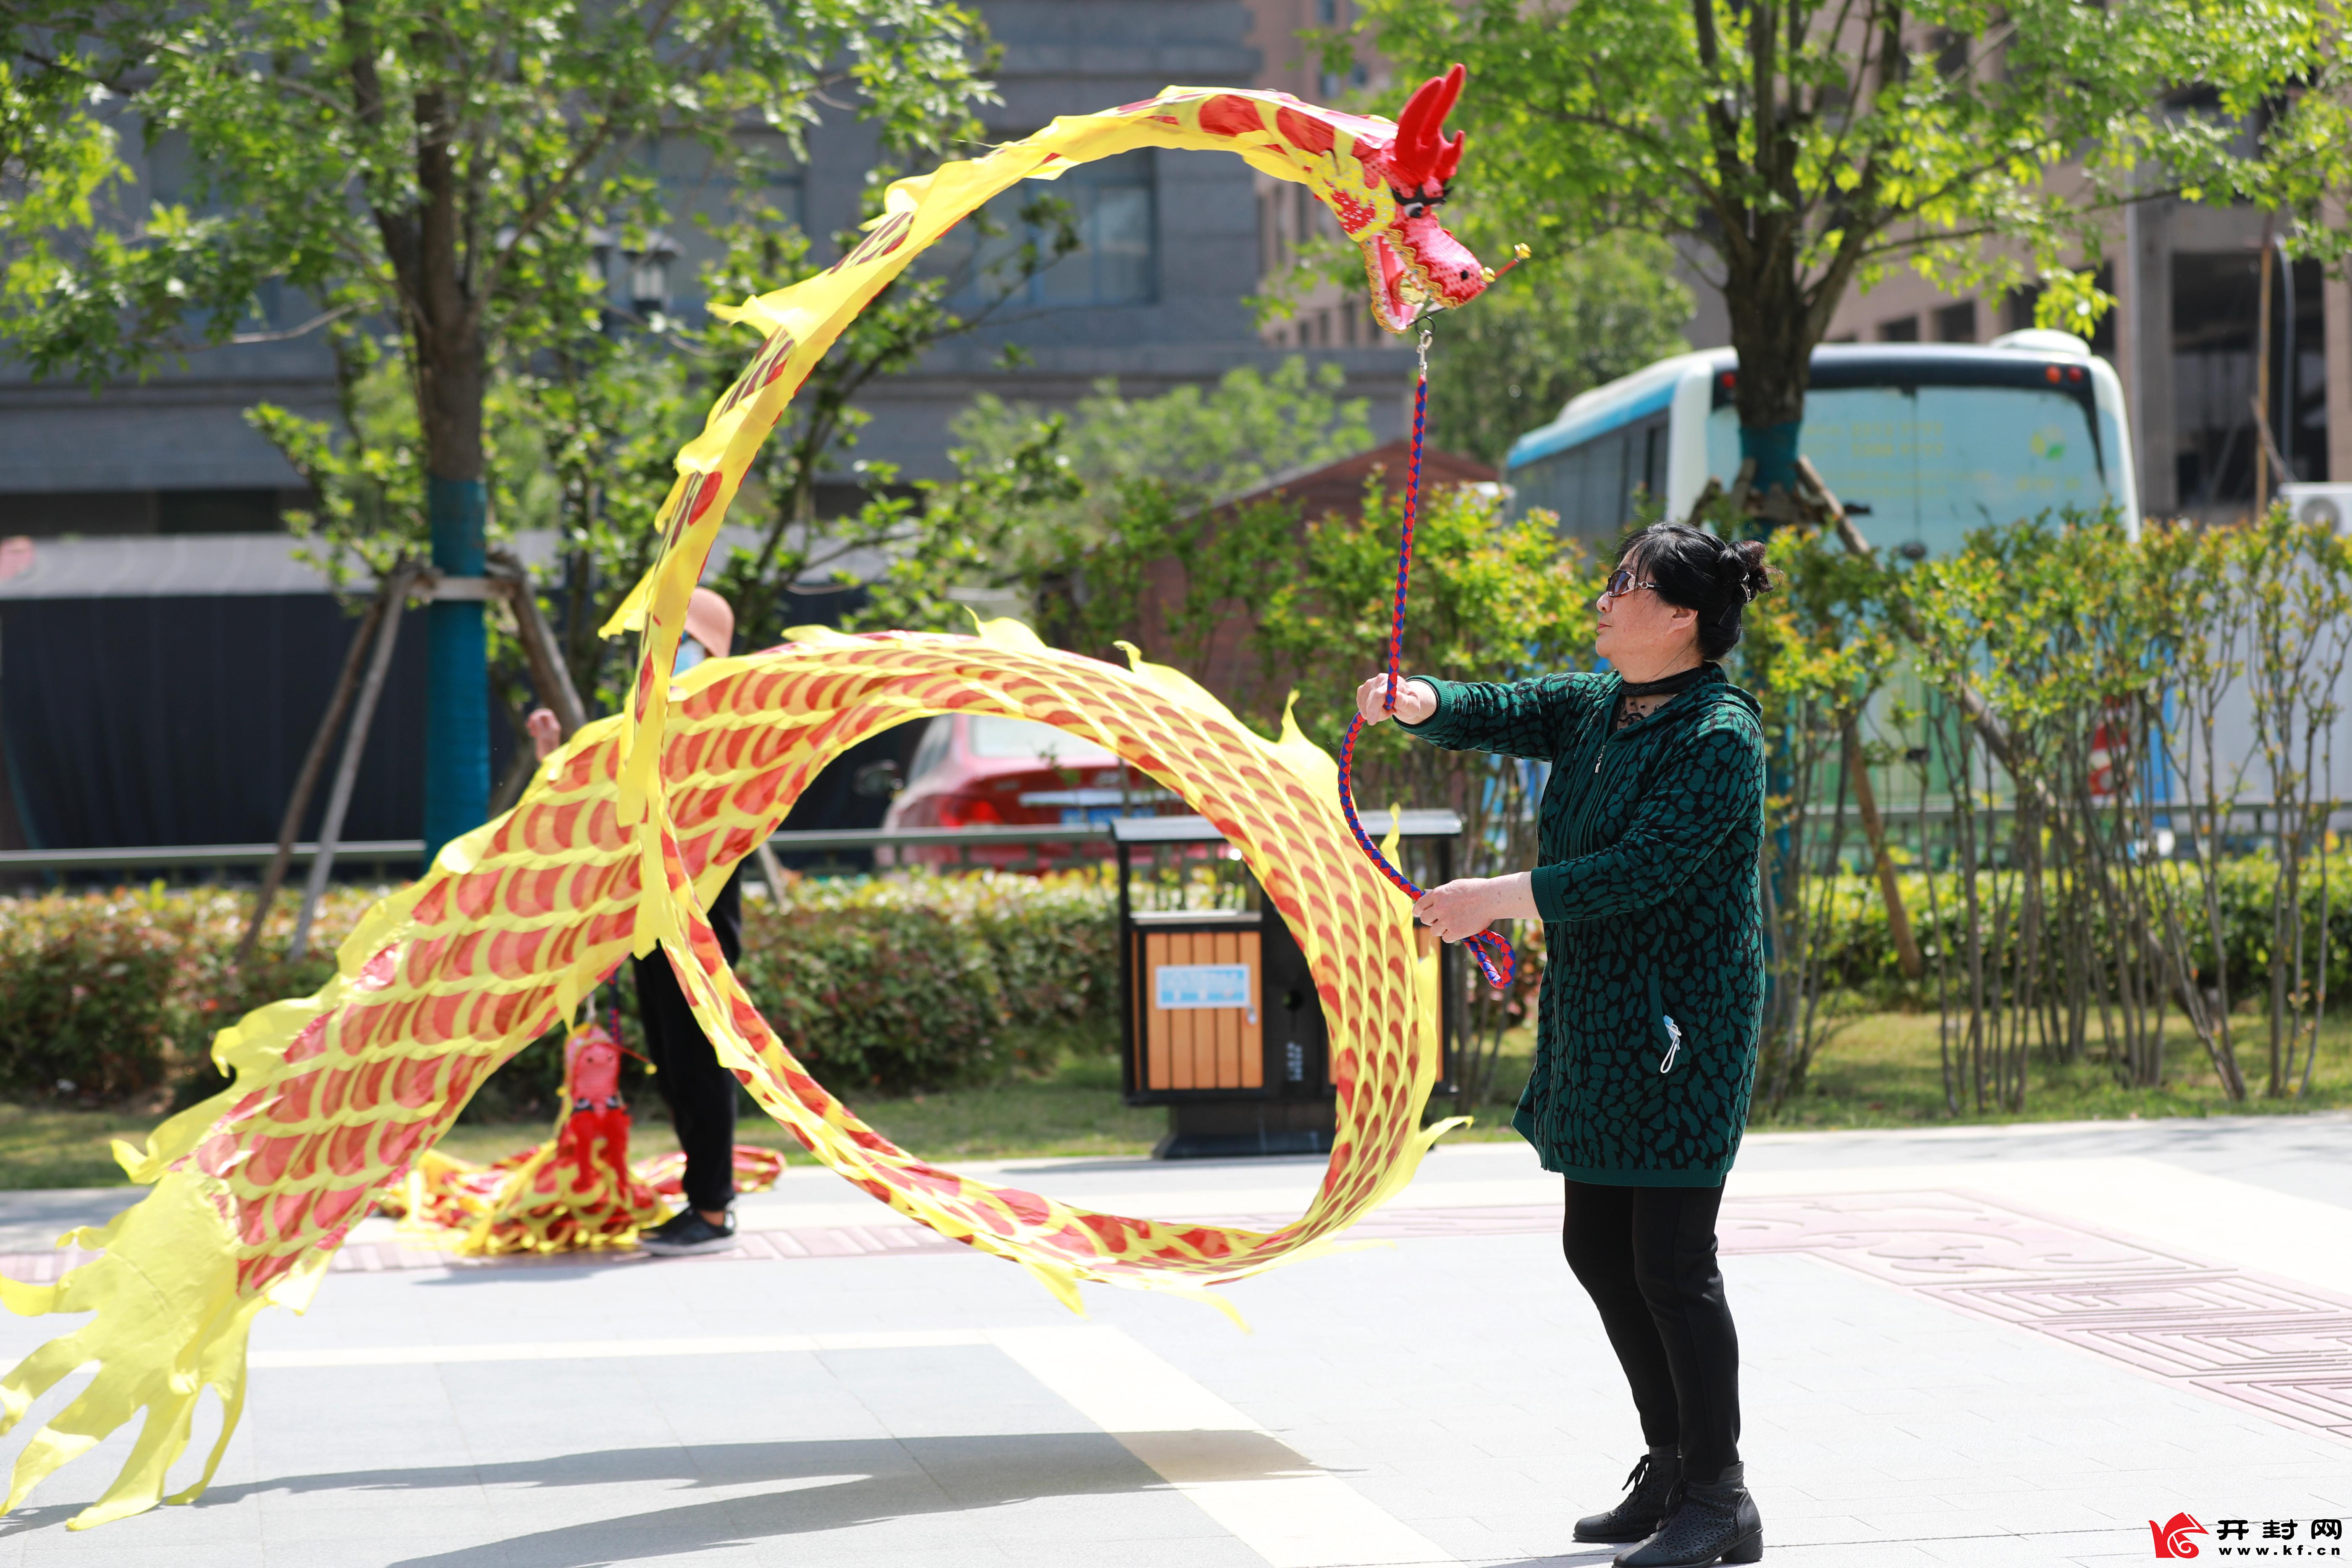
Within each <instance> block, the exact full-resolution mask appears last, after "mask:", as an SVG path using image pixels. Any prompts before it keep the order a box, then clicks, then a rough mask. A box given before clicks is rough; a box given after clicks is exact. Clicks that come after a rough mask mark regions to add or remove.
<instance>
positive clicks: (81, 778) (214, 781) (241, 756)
mask: <svg viewBox="0 0 2352 1568" xmlns="http://www.w3.org/2000/svg"><path fill="white" fill-rule="evenodd" d="M862 598H863V592H862V591H851V592H849V593H845V594H839V595H834V594H818V595H805V596H803V599H802V600H801V601H800V602H798V603H796V604H795V605H794V606H793V608H794V610H795V611H796V612H797V613H796V614H795V616H794V617H793V619H794V623H795V624H816V625H830V624H837V623H838V621H839V619H840V617H841V616H842V615H843V614H844V613H845V611H846V610H848V609H850V608H853V607H855V605H856V604H857V603H858V602H860V600H862ZM358 624H359V623H358V620H357V619H356V617H354V616H347V615H345V614H344V613H343V612H342V610H341V608H339V607H338V606H337V605H336V603H335V601H334V600H333V599H331V598H330V597H328V596H327V595H322V594H296V595H226V596H208V597H184V598H161V597H159V598H113V599H12V600H6V601H0V748H5V763H6V769H5V775H0V786H5V787H7V788H8V795H9V798H10V804H12V805H14V806H15V807H16V815H17V816H18V817H19V819H20V820H19V823H18V824H17V826H18V829H19V832H20V833H21V837H22V841H23V843H24V844H25V845H26V847H31V848H37V849H101V848H118V847H137V846H144V845H172V844H266V843H269V842H272V841H274V840H275V839H276V838H277V837H278V817H279V815H280V814H281V813H283V812H284V810H285V809H286V799H287V796H288V795H289V793H290V792H291V791H292V789H293V787H294V775H295V773H297V772H298V771H299V769H300V768H301V765H302V757H303V754H304V752H306V751H307V750H308V749H309V746H310V738H311V736H312V734H313V733H314V732H315V731H317V729H318V726H319V721H320V718H321V717H323V716H324V714H325V713H326V710H327V703H328V701H329V700H330V699H331V697H332V696H333V694H334V686H335V678H336V676H337V675H338V674H339V673H340V672H341V668H342V661H343V657H344V654H345V652H346V651H347V650H348V649H349V647H350V646H351V638H352V632H353V631H354V630H355V629H356V627H357V626H358ZM740 646H741V645H740V644H739V647H740ZM922 728H923V727H922V726H921V725H920V724H912V725H905V726H900V727H899V728H898V729H894V730H891V731H885V732H884V733H882V734H880V735H877V736H874V737H872V738H871V739H869V740H867V741H865V742H860V743H859V744H858V745H856V746H854V747H852V748H851V749H850V750H849V752H847V753H846V754H845V755H844V756H842V757H840V758H837V759H835V762H834V763H833V764H832V765H831V766H830V767H828V768H826V769H825V770H824V772H823V773H820V774H818V776H817V777H816V778H814V779H813V780H811V781H810V783H809V787H808V789H807V790H806V791H805V792H804V793H803V795H802V797H801V799H800V800H799V801H798V802H796V803H795V804H794V806H793V813H792V816H791V817H790V818H789V819H788V820H787V821H786V823H785V824H784V826H786V827H788V828H794V829H841V828H850V827H873V826H879V825H880V823H881V820H882V814H883V812H884V810H885V809H886V808H887V806H888V804H889V803H888V801H887V799H885V798H878V797H876V796H872V795H859V794H857V793H856V791H855V790H854V789H853V788H852V781H853V779H854V777H855V775H856V772H857V770H858V769H859V768H860V767H862V766H864V765H865V764H866V763H870V762H875V761H877V760H881V759H885V758H888V759H895V760H896V761H898V763H900V764H901V765H903V764H904V763H905V762H906V760H907V756H908V753H909V752H910V751H911V749H912V747H913V745H914V743H915V742H916V741H917V740H918V739H919V738H920V734H921V731H922ZM424 736H425V618H424V616H423V615H422V614H420V613H418V612H417V611H415V610H411V611H410V612H409V613H408V615H407V616H406V617H405V618H404V621H403V622H402V625H401V630H400V637H399V640H398V643H397V644H396V645H395V650H394V655H393V662H392V668H391V670H390V672H389V674H388V675H387V677H386V679H385V682H384V689H383V698H382V700H381V701H380V702H379V703H378V706H377V709H376V714H375V721H374V723H373V726H372V727H371V728H370V730H369V733H368V744H367V750H366V752H364V753H363V755H362V759H361V763H360V772H359V777H358V781H357V784H356V786H355V788H354V789H353V791H352V805H351V811H350V813H349V815H348V816H346V817H345V819H344V823H343V835H342V836H343V838H344V840H345V841H346V842H349V841H352V840H356V839H371V838H414V837H417V835H418V834H419V832H420V831H421V830H422V826H423V824H422V809H421V801H420V796H419V788H420V785H421V782H422V773H423V767H424V761H423V756H422V753H421V748H422V746H423V743H424ZM340 745H341V741H340V739H338V742H337V746H338V748H340ZM490 752H491V776H492V778H493V780H494V781H495V780H496V779H497V778H498V777H499V776H500V775H501V774H502V773H504V771H505V768H506V766H507V763H508V760H509V757H511V755H512V754H513V741H512V739H511V737H509V734H508V732H507V727H506V723H505V721H504V720H503V719H502V718H500V717H499V712H498V709H497V705H496V704H495V703H494V704H493V705H492V710H491V721H490ZM339 755H340V750H338V751H337V752H331V753H330V755H329V758H328V763H327V768H326V770H325V772H324V773H322V775H321V777H320V781H319V786H318V788H317V790H316V791H315V792H314V794H313V795H312V797H311V805H310V815H309V817H308V819H307V820H306V821H305V822H304V823H303V825H302V830H301V837H303V838H305V839H309V838H311V837H315V836H316V834H317V832H318V827H319V820H320V816H321V814H322V813H323V812H324V810H325V807H326V799H327V793H328V788H329V786H330V784H331V782H332V779H333V769H334V765H335V762H336V760H337V758H338V756H339ZM0 827H5V824H0ZM795 858H798V857H795ZM838 858H841V857H838V856H836V857H835V859H838Z"/></svg>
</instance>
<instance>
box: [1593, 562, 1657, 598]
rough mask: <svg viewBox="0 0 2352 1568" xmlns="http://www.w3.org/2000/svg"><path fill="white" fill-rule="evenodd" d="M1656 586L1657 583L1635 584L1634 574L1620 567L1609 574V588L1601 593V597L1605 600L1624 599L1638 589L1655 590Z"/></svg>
mask: <svg viewBox="0 0 2352 1568" xmlns="http://www.w3.org/2000/svg"><path fill="white" fill-rule="evenodd" d="M1656 586H1657V584H1655V583H1636V582H1634V581H1633V573H1631V572H1629V571H1627V570H1626V569H1625V568H1624V567H1622V566H1620V567H1619V568H1617V570H1616V571H1614V572H1612V573H1611V574H1609V586H1608V587H1607V588H1605V589H1603V590H1602V591H1601V595H1602V597H1604V598H1610V599H1622V598H1623V597H1624V596H1625V595H1628V594H1630V593H1632V592H1633V590H1634V589H1636V588H1654V587H1656Z"/></svg>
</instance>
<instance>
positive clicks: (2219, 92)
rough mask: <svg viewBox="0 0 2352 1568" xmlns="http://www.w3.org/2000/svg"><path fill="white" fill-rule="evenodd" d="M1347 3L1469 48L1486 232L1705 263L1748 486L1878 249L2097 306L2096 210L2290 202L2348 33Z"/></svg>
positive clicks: (1410, 48) (1928, 3) (1474, 166)
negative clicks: (1644, 240)
mask: <svg viewBox="0 0 2352 1568" xmlns="http://www.w3.org/2000/svg"><path fill="white" fill-rule="evenodd" d="M1361 15H1362V20H1361V24H1360V25H1361V26H1364V27H1366V28H1368V29H1370V30H1371V31H1373V32H1375V33H1376V34H1377V35H1378V37H1379V41H1380V47H1381V49H1382V50H1383V51H1385V52H1386V53H1387V54H1388V55H1389V56H1390V57H1391V58H1394V59H1396V60H1397V61H1398V62H1399V63H1400V65H1401V66H1402V67H1403V68H1404V69H1403V70H1402V71H1401V72H1400V76H1401V77H1402V79H1405V80H1408V81H1410V80H1413V79H1418V78H1419V77H1420V76H1422V75H1423V73H1424V72H1426V71H1431V70H1439V69H1443V68H1444V67H1445V65H1446V63H1447V62H1449V61H1453V60H1461V61H1464V62H1465V63H1466V64H1467V65H1468V67H1469V70H1470V84H1471V85H1470V89H1469V91H1468V92H1467V93H1465V95H1464V98H1463V100H1462V102H1461V105H1460V106H1459V107H1458V108H1457V109H1456V110H1455V111H1454V119H1455V121H1456V122H1457V123H1461V124H1464V125H1465V126H1466V127H1467V128H1468V130H1469V132H1470V154H1469V157H1468V159H1467V160H1466V161H1465V163H1464V164H1463V171H1464V174H1463V180H1462V187H1463V188H1462V190H1461V191H1460V192H1459V193H1458V196H1457V200H1458V204H1459V205H1461V206H1462V207H1463V208H1464V209H1465V211H1466V212H1469V213H1474V214H1475V215H1476V217H1475V223H1476V225H1477V231H1478V233H1479V234H1480V235H1481V236H1482V237H1483V236H1484V235H1486V234H1488V233H1492V234H1496V235H1500V236H1503V237H1507V238H1509V239H1513V240H1523V241H1527V242H1528V243H1530V244H1531V245H1533V246H1535V247H1537V248H1538V249H1550V250H1566V249H1570V248H1572V247H1576V246H1578V245H1580V244H1584V243H1587V242H1589V241H1590V240H1591V239H1593V238H1594V237H1599V236H1603V235H1612V234H1618V233H1639V234H1652V235H1660V236H1664V237H1668V238H1670V239H1673V240H1675V241H1676V242H1677V243H1678V244H1680V245H1681V246H1683V247H1685V248H1687V249H1688V250H1689V251H1690V252H1691V253H1693V254H1694V255H1696V256H1701V257H1704V258H1706V270H1707V271H1708V272H1709V274H1710V277H1711V280H1712V281H1713V282H1715V283H1716V284H1717V285H1718V286H1719V287H1720V288H1721V289H1722V290H1723V293H1724V297H1725V300H1726V301H1727V304H1728V306H1729V308H1730V315H1731V332H1732V342H1733V343H1734V345H1735V346H1736V347H1737V349H1738V353H1739V380H1738V393H1737V397H1738V411H1739V420H1740V425H1741V427H1742V432H1743V446H1744V447H1745V448H1746V451H1747V455H1748V456H1749V457H1754V458H1759V459H1760V460H1761V462H1762V463H1769V464H1771V465H1772V466H1771V467H1769V468H1765V467H1761V466H1760V467H1759V479H1761V480H1762V481H1763V482H1766V483H1771V482H1780V483H1788V482H1790V481H1789V480H1788V479H1787V476H1786V473H1785V468H1786V464H1787V462H1788V461H1789V458H1790V456H1791V455H1792V454H1791V453H1790V448H1789V447H1788V446H1787V445H1786V443H1787V441H1788V440H1789V439H1790V437H1792V436H1793V428H1792V427H1793V426H1794V423H1795V422H1796V421H1798V420H1799V419H1800V418H1801V416H1802V415H1803V411H1804V394H1805V388H1806V383H1807V371H1808V364H1809V356H1810V354H1811V350H1812V348H1813V346H1814V345H1815V344H1816V343H1818V342H1821V340H1822V334H1823V332H1824V331H1826V330H1827V328H1828V325H1829V321H1830V317H1831V313H1832V311H1833V310H1835V309H1836V308H1837V304H1838V302H1839V300H1841V299H1843V297H1844V296H1845V294H1846V291H1847V290H1848V289H1849V288H1851V287H1853V286H1855V285H1861V286H1864V287H1867V286H1868V285H1869V284H1870V283H1871V282H1872V281H1873V280H1874V279H1876V278H1878V277H1880V276H1882V275H1884V274H1885V273H1886V272H1887V271H1888V270H1889V269H1890V268H1899V267H1904V266H1913V267H1916V268H1920V269H1921V270H1923V271H1925V272H1927V273H1928V274H1929V275H1931V276H1933V277H1936V278H1937V279H1941V280H1943V281H1945V282H1947V283H1948V284H1950V285H1952V286H1954V287H1963V286H1965V287H1973V288H1979V289H1990V288H1996V287H2000V286H2002V285H2005V284H2008V283H2011V282H2015V281H2018V280H2021V279H2024V278H2027V277H2029V276H2032V275H2034V274H2037V273H2038V274H2039V276H2040V277H2041V279H2042V281H2043V282H2044V283H2045V284H2046V285H2047V287H2046V288H2045V289H2044V292H2043V294H2042V302H2041V305H2040V307H2039V309H2040V310H2042V312H2043V313H2044V317H2045V320H2049V321H2057V322H2064V323H2077V322H2083V321H2087V320H2089V319H2093V318H2095V315H2096V313H2097V311H2098V310H2101V309H2104V308H2105V305H2106V304H2107V303H2108V302H2109V301H2107V300H2105V298H2104V297H2103V296H2101V295H2099V294H2098V292H2097V290H2096V289H2095V287H2094V286H2093V284H2092V282H2091V280H2090V279H2091V274H2090V273H2089V272H2088V271H2084V270H2077V269H2075V268H2077V267H2078V266H2079V260H2078V258H2082V257H2089V258H2095V257H2096V255H2097V253H2098V250H2099V247H2100V244H2101V241H2102V237H2103V233H2104V226H2105V225H2106V224H2107V223H2109V222H2110V221H2111V219H2110V217H2109V215H2111V214H2112V213H2113V212H2114V211H2115V210H2116V208H2117V207H2118V205H2120V204H2122V203H2124V202H2126V201H2128V200H2130V199H2133V198H2135V197H2138V196H2145V195H2157V194H2165V193H2171V194H2178V195H2183V196H2187V197H2189V198H2191V199H2197V198H2200V197H2201V198H2205V199H2212V200H2229V199H2231V198H2233V197H2241V198H2250V199H2260V200H2262V201H2263V202H2265V203H2268V204H2273V205H2279V206H2282V207H2284V209H2286V210H2288V211H2290V212H2291V213H2293V214H2294V216H2296V217H2298V218H2299V219H2303V220H2305V221H2314V220H2316V219H2317V217H2318V216H2319V206H2320V202H2321V199H2322V197H2323V195H2325V193H2326V190H2327V188H2328V186H2329V184H2330V182H2331V181H2340V179H2341V177H2342V174H2343V161H2344V160H2345V158H2346V156H2347V145H2352V143H2347V138H2346V136H2345V134H2344V132H2345V122H2346V101H2345V93H2344V87H2345V72H2346V69H2347V65H2346V56H2345V51H2344V50H2343V48H2342V47H2341V45H2340V41H2339V40H2338V38H2337V37H2336V32H2337V24H2336V21H2335V20H2334V19H2333V17H2332V14H2331V13H2330V11H2329V10H2328V9H2327V8H2326V7H2324V6H2321V5H2317V4H2315V3H2314V0H2290V3H2288V4H2284V5H2280V4H2272V3H2270V0H2218V3H2214V4H2201V3H2200V4H2191V3H2189V0H2138V3H2135V4H2131V5H2081V4H2078V3H2077V0H2016V3H2014V4H2011V5H2003V6H2000V7H1997V8H1996V7H1990V6H1986V5H1981V4H1978V3H1977V0H1925V3H1921V4H1911V5H1906V4H1904V3H1903V0H1841V3H1840V4H1837V5H1825V4H1822V3H1820V0H1759V3H1756V4H1748V5H1726V4H1722V3H1721V0H1691V3H1689V4H1673V5H1669V4H1662V3H1660V0H1582V3H1580V4H1578V5H1561V6H1551V5H1546V6H1528V5H1521V4H1519V3H1518V0H1470V3H1469V4H1465V5H1426V4H1422V3H1421V0H1366V3H1365V5H1363V6H1362V8H1361ZM2077 163H2079V173H2077V171H2076V168H2075V165H2076V164H2077ZM2300 232H2301V233H2302V234H2303V235H2304V237H2305V244H2307V245H2310V246H2314V247H2327V248H2334V249H2341V248H2342V247H2343V245H2344V243H2345V236H2343V235H2342V234H2340V233H2338V234H2335V235H2332V236H2331V235H2328V234H2326V232H2324V231H2322V230H2319V229H2317V228H2316V227H2312V228H2306V229H2305V230H2302V231H2300Z"/></svg>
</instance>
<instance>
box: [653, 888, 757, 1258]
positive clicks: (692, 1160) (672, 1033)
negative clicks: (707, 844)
mask: <svg viewBox="0 0 2352 1568" xmlns="http://www.w3.org/2000/svg"><path fill="white" fill-rule="evenodd" d="M708 918H709V921H710V927H711V931H712V932H713V934H715V935H716V936H717V937H718V938H719V951H720V952H724V953H725V954H726V955H727V962H728V963H734V962H735V961H736V959H738V958H740V957H741V956H742V953H743V873H742V871H741V870H740V868H739V869H738V870H737V871H736V873H735V875H733V876H732V877H730V878H728V879H727V881H726V884H725V885H724V886H722V887H721V888H720V889H719V894H718V896H717V897H716V898H714V899H712V900H710V910H709V916H708ZM634 962H635V967H636V979H637V1020H638V1022H640V1023H642V1024H643V1025H644V1026H645V1029H646V1059H648V1060H649V1061H651V1062H652V1063H653V1067H654V1087H655V1088H656V1089H660V1090H661V1093H662V1098H663V1099H664V1100H667V1101H668V1102H669V1120H670V1125H671V1126H673V1127H675V1128H677V1146H678V1147H679V1148H680V1149H682V1150H684V1151H685V1152H686V1178H685V1183H684V1187H685V1197H686V1201H687V1202H688V1204H689V1205H692V1206H693V1207H695V1208H698V1209H709V1210H710V1211H712V1212H713V1213H716V1212H717V1211H718V1210H719V1209H723V1208H725V1207H726V1206H727V1205H730V1204H731V1203H733V1202H734V1201H735V1097H736V1094H737V1092H738V1090H737V1089H736V1084H735V1075H734V1074H733V1073H731V1072H729V1071H728V1070H727V1069H726V1068H723V1067H720V1066H719V1053H718V1052H717V1051H715V1050H713V1049H712V1048H711V1046H710V1038H709V1036H707V1035H705V1034H704V1033H703V1032H702V1026H701V1025H700V1024H698V1023H696V1022H695V1021H694V1009H693V1008H691V1007H689V1006H688V1005H686V992H685V990H684V989H683V988H681V987H680V986H679V984H678V983H677V971H675V970H673V969H672V968H670V966H669V954H667V953H666V952H662V951H661V950H660V949H659V948H656V949H655V950H654V951H653V952H649V953H647V954H646V956H645V957H643V958H640V959H636V960H635V961H634Z"/></svg>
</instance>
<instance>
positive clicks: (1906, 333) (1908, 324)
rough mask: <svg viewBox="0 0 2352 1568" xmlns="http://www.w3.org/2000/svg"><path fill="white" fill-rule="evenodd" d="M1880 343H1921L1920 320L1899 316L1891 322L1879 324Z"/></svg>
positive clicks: (1913, 317)
mask: <svg viewBox="0 0 2352 1568" xmlns="http://www.w3.org/2000/svg"><path fill="white" fill-rule="evenodd" d="M1878 341H1879V342H1882V343H1916V342H1918V341H1919V318H1918V317H1916V316H1897V317H1895V320H1893V321H1881V322H1879V323H1878Z"/></svg>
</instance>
